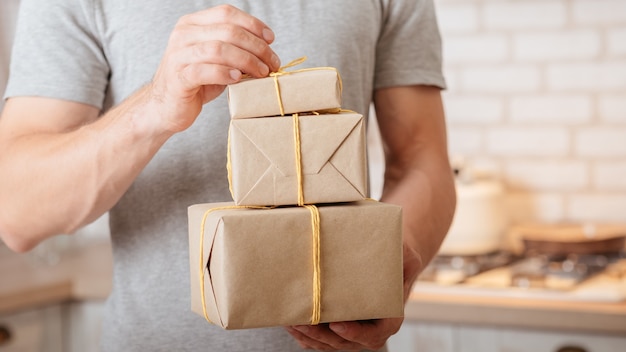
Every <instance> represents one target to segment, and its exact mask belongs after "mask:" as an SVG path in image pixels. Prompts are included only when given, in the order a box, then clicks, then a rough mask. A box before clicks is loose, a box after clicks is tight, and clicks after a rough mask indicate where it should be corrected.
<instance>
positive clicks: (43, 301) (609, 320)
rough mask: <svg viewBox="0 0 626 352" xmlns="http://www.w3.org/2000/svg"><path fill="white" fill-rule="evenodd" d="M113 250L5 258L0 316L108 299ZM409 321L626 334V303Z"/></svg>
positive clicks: (410, 314)
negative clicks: (47, 258)
mask: <svg viewBox="0 0 626 352" xmlns="http://www.w3.org/2000/svg"><path fill="white" fill-rule="evenodd" d="M111 264H112V255H111V248H110V245H109V244H108V243H99V244H94V245H90V246H85V247H84V248H80V249H74V250H73V251H71V252H68V253H65V254H64V256H63V258H62V260H61V261H60V262H59V263H58V264H56V265H52V266H46V265H44V264H41V263H38V262H37V261H35V260H33V259H32V258H31V257H29V256H28V255H19V254H14V253H3V254H2V255H0V315H1V314H8V313H11V312H15V311H19V310H26V309H31V308H34V307H41V306H45V305H50V304H55V303H59V302H64V301H71V300H78V301H81V300H103V299H105V298H106V297H107V295H108V293H109V292H110V290H111V267H112V266H111ZM406 320H407V321H422V322H437V323H448V324H468V325H485V326H487V325H489V326H508V327H519V328H529V329H542V330H546V329H549V330H563V331H580V332H589V333H602V334H619V335H626V302H621V303H594V302H576V301H559V300H540V299H521V298H515V297H483V296H479V295H462V294H441V293H428V292H414V293H413V294H412V295H411V297H410V299H409V302H408V304H407V307H406Z"/></svg>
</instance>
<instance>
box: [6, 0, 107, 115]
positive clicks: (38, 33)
mask: <svg viewBox="0 0 626 352" xmlns="http://www.w3.org/2000/svg"><path fill="white" fill-rule="evenodd" d="M89 3H90V2H89V1H76V0H22V1H21V4H20V10H19V16H18V21H17V29H16V34H15V41H14V44H13V52H12V55H11V66H10V71H9V82H8V85H7V89H6V92H5V98H9V97H17V96H40V97H48V98H56V99H62V100H70V101H75V102H80V103H85V104H89V105H93V106H95V107H97V108H99V109H102V106H103V102H104V98H105V92H106V88H107V82H108V75H109V66H108V64H107V61H106V58H105V55H104V53H103V49H102V47H101V45H100V44H99V41H98V40H97V37H98V34H97V33H98V31H97V30H96V28H97V26H96V23H95V22H94V18H95V14H94V10H93V8H92V7H91V6H88V5H89Z"/></svg>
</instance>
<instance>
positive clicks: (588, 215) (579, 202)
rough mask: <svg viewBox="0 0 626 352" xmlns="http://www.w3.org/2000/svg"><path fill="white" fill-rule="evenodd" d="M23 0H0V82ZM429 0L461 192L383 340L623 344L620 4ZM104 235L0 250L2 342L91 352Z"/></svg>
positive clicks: (504, 345) (551, 346)
mask: <svg viewBox="0 0 626 352" xmlns="http://www.w3.org/2000/svg"><path fill="white" fill-rule="evenodd" d="M18 4H19V0H0V31H1V32H0V92H3V91H4V82H5V80H6V77H7V75H8V67H7V65H8V59H9V49H10V44H11V37H12V33H13V24H14V20H15V16H14V14H15V11H16V10H17V7H18ZM435 4H436V6H437V9H438V18H439V25H440V29H441V34H442V38H443V50H444V60H445V62H444V69H445V75H446V78H447V80H448V89H447V90H446V91H445V92H444V102H445V109H446V115H447V121H448V139H449V148H450V155H451V158H452V161H453V166H454V168H455V170H456V171H457V190H458V196H459V200H458V207H457V215H456V217H455V220H454V223H453V226H452V229H451V230H450V233H449V236H448V238H447V240H446V242H445V243H444V245H443V246H442V251H441V252H440V256H439V257H438V258H437V259H436V260H435V261H434V262H433V263H432V264H431V266H429V268H427V270H425V271H424V274H423V275H422V277H421V278H420V281H419V282H418V284H417V285H416V286H415V289H414V293H413V296H412V297H411V299H410V300H409V303H408V305H407V312H406V321H405V324H404V326H403V328H402V329H401V331H400V332H399V333H398V334H397V335H396V336H394V337H393V338H392V339H391V340H390V349H391V350H392V351H402V352H404V351H406V352H409V351H437V352H465V351H481V352H504V351H507V352H522V351H523V352H526V351H528V352H530V351H533V352H534V351H546V352H567V351H570V352H571V351H589V352H591V351H594V352H612V351H623V350H624V349H625V348H626V262H625V260H624V258H625V256H624V236H626V230H624V229H625V228H626V1H625V0H435ZM1 106H2V103H0V107H1ZM372 126H375V123H374V121H372ZM370 132H371V133H370V135H369V138H370V143H371V151H370V158H371V160H370V162H371V166H372V184H373V188H372V193H373V194H372V195H373V196H374V197H377V196H379V195H380V181H381V179H382V172H383V163H382V156H381V153H380V147H379V139H378V136H377V135H376V133H375V130H374V129H371V131H370ZM107 235H108V228H107V224H106V218H103V219H100V220H99V221H97V222H96V223H94V224H93V225H91V226H89V227H87V228H86V229H83V230H81V231H79V233H78V234H76V235H74V236H62V237H59V238H58V239H54V240H52V241H47V242H46V243H44V244H42V245H41V246H40V248H38V249H37V250H36V251H34V252H33V253H29V254H27V255H25V256H16V255H14V254H12V253H9V252H8V250H6V249H5V248H1V247H0V248H1V249H0V351H95V350H97V343H96V342H95V341H96V340H97V336H98V329H99V316H100V312H101V309H102V304H103V303H102V302H103V300H104V299H105V298H106V295H107V292H108V291H107V290H108V289H109V287H110V282H109V281H108V280H110V278H109V276H110V268H109V266H110V260H111V258H110V253H108V245H107V243H106V242H107Z"/></svg>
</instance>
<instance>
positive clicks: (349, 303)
mask: <svg viewBox="0 0 626 352" xmlns="http://www.w3.org/2000/svg"><path fill="white" fill-rule="evenodd" d="M259 208H260V207H259ZM188 215H189V249H190V273H191V308H192V310H193V311H194V312H196V313H198V314H200V315H201V316H204V317H205V318H206V319H207V320H208V321H209V322H211V323H213V324H216V325H219V326H221V327H223V328H225V329H246V328H257V327H270V326H288V325H302V324H317V323H326V322H334V321H353V320H367V319H378V318H389V317H401V316H402V315H403V309H404V308H403V307H404V299H403V278H402V235H401V216H402V215H401V208H400V207H398V206H395V205H390V204H384V203H379V202H376V201H370V200H365V201H360V202H354V203H346V204H329V205H324V206H319V207H315V206H304V207H280V208H266V209H253V208H252V207H238V206H234V205H233V204H232V203H213V204H197V205H192V206H190V207H189V209H188Z"/></svg>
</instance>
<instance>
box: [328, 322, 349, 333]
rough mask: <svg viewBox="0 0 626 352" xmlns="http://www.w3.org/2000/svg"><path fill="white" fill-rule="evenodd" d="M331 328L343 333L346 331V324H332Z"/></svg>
mask: <svg viewBox="0 0 626 352" xmlns="http://www.w3.org/2000/svg"><path fill="white" fill-rule="evenodd" d="M330 329H331V330H332V331H334V332H339V333H342V332H344V331H346V324H343V323H334V324H330Z"/></svg>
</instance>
